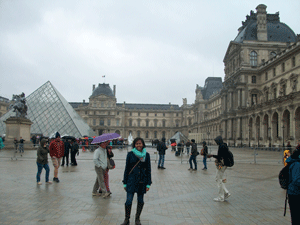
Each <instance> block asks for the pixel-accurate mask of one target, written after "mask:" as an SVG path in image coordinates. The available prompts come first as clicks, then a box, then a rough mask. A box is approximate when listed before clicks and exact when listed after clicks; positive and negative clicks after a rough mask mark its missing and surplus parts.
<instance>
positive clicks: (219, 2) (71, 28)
mask: <svg viewBox="0 0 300 225" xmlns="http://www.w3.org/2000/svg"><path fill="white" fill-rule="evenodd" d="M261 3H263V4H266V5H267V12H268V13H275V12H278V11H279V12H280V20H281V22H283V23H286V24H287V25H288V26H290V28H292V29H293V30H294V32H295V33H296V34H297V33H300V23H299V21H300V13H299V11H300V1H299V0H295V1H289V0H285V1H282V0H272V1H263V2H262V1H256V0H252V1H241V0H237V1H225V0H212V1H203V0H181V1H176V0H158V1H153V0H147V1H143V0H127V1H124V0H123V1H111V0H105V1H101V0H85V1H75V0H66V1H53V0H52V1H42V0H36V1H31V0H19V1H18V0H0V10H1V11H0V47H1V49H0V74H1V82H0V96H3V97H6V98H9V99H11V97H12V94H20V93H21V92H25V94H26V95H29V94H31V93H32V92H33V91H35V90H36V89H37V88H38V87H40V86H41V85H43V84H44V83H45V82H47V81H48V80H49V81H50V82H51V83H52V84H53V85H54V86H55V87H56V88H57V90H58V91H59V92H60V93H61V94H62V95H63V96H64V97H65V98H66V100H67V101H69V102H80V101H82V100H83V99H85V100H86V101H88V99H89V97H90V95H91V94H92V86H93V84H96V85H98V83H103V82H105V83H109V84H110V87H111V88H113V85H116V97H117V102H118V103H122V102H124V101H126V102H127V103H157V104H168V103H169V102H171V103H172V104H179V105H182V98H187V100H188V104H192V103H193V102H194V101H195V88H196V85H197V84H199V85H200V86H204V82H205V79H206V78H207V77H213V76H214V77H222V80H223V78H224V65H223V58H224V55H225V52H226V50H227V47H228V45H229V42H230V41H231V40H233V39H234V38H235V37H236V35H237V29H238V28H239V27H240V26H241V22H242V21H244V20H245V18H246V15H248V14H249V13H250V10H253V11H255V12H256V10H255V8H256V7H257V5H259V4H261ZM103 75H105V78H102V76H103Z"/></svg>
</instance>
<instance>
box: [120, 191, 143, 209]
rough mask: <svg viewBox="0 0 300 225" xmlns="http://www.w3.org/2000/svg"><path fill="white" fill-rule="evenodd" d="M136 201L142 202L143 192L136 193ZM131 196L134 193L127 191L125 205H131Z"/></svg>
mask: <svg viewBox="0 0 300 225" xmlns="http://www.w3.org/2000/svg"><path fill="white" fill-rule="evenodd" d="M137 195H138V196H137V201H138V203H144V194H138V193H137ZM133 196H134V193H128V192H127V198H126V202H125V205H127V206H128V205H132V200H133Z"/></svg>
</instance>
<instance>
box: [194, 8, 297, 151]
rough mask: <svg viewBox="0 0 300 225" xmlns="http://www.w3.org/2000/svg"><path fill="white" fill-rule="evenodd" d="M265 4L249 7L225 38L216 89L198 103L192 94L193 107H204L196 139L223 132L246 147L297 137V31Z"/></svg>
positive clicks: (295, 139)
mask: <svg viewBox="0 0 300 225" xmlns="http://www.w3.org/2000/svg"><path fill="white" fill-rule="evenodd" d="M266 8H267V7H266V6H265V5H259V6H257V8H256V10H257V13H254V12H253V11H251V12H250V16H247V19H246V21H244V22H243V23H242V24H243V26H242V27H240V28H239V33H238V35H237V37H236V38H235V39H234V40H233V41H231V42H230V43H229V46H228V49H227V52H226V54H225V57H224V64H225V80H224V82H223V89H222V90H221V91H220V93H219V94H217V95H215V96H212V97H211V98H210V99H209V100H207V101H205V102H203V103H202V102H201V100H200V101H198V102H197V99H196V102H195V106H194V107H196V108H198V109H199V108H201V105H203V104H205V105H206V106H207V108H205V109H204V110H203V111H202V114H203V117H202V118H203V120H202V121H201V120H200V123H199V124H197V125H196V126H197V130H199V131H200V132H197V133H198V134H193V135H194V136H197V137H198V138H199V139H205V138H209V135H211V137H215V136H216V135H222V136H223V137H224V138H225V140H226V141H227V142H228V143H229V144H230V145H249V146H258V145H259V146H282V145H284V144H286V142H287V141H290V142H291V144H292V145H296V143H297V140H298V139H300V130H299V125H300V87H299V84H298V80H299V75H300V41H299V35H298V37H297V36H296V35H295V33H294V32H293V30H291V29H290V28H289V27H288V26H287V25H286V24H284V23H281V22H280V19H279V13H276V14H267V12H266ZM196 108H195V109H196ZM202 109H203V107H202ZM199 113H200V112H199ZM194 130H196V129H195V128H194Z"/></svg>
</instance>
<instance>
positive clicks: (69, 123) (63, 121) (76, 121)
mask: <svg viewBox="0 0 300 225" xmlns="http://www.w3.org/2000/svg"><path fill="white" fill-rule="evenodd" d="M26 102H27V106H28V110H27V118H28V119H30V120H31V121H32V122H33V124H32V125H31V133H32V134H43V135H44V136H47V137H49V136H51V135H52V134H53V133H55V132H56V131H58V132H59V133H60V134H61V135H70V136H74V137H76V138H79V137H82V136H84V135H87V136H89V137H91V136H95V135H96V133H95V132H94V131H93V130H92V129H91V128H90V127H89V125H88V124H87V123H86V122H84V120H83V119H82V118H81V117H80V116H79V115H78V114H77V113H76V112H75V110H74V109H73V107H72V106H71V105H70V104H69V103H68V102H67V100H66V99H65V98H64V97H63V96H62V95H61V94H60V93H59V92H58V91H57V90H56V88H55V87H54V86H53V85H52V84H51V82H50V81H47V82H46V83H45V84H43V85H42V86H41V87H39V88H38V89H37V90H35V91H34V92H33V93H31V94H30V95H29V96H28V97H26ZM11 116H15V112H13V109H11V110H10V111H8V112H7V113H6V114H4V115H3V116H2V117H1V118H0V134H5V132H6V125H5V123H4V122H3V121H5V120H6V119H7V118H9V117H11Z"/></svg>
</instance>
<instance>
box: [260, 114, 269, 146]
mask: <svg viewBox="0 0 300 225" xmlns="http://www.w3.org/2000/svg"><path fill="white" fill-rule="evenodd" d="M269 127H270V126H269V115H268V114H266V115H265V116H264V120H263V135H261V136H262V137H263V139H264V141H265V142H266V141H267V140H269V137H270V133H269V130H270V129H269Z"/></svg>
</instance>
